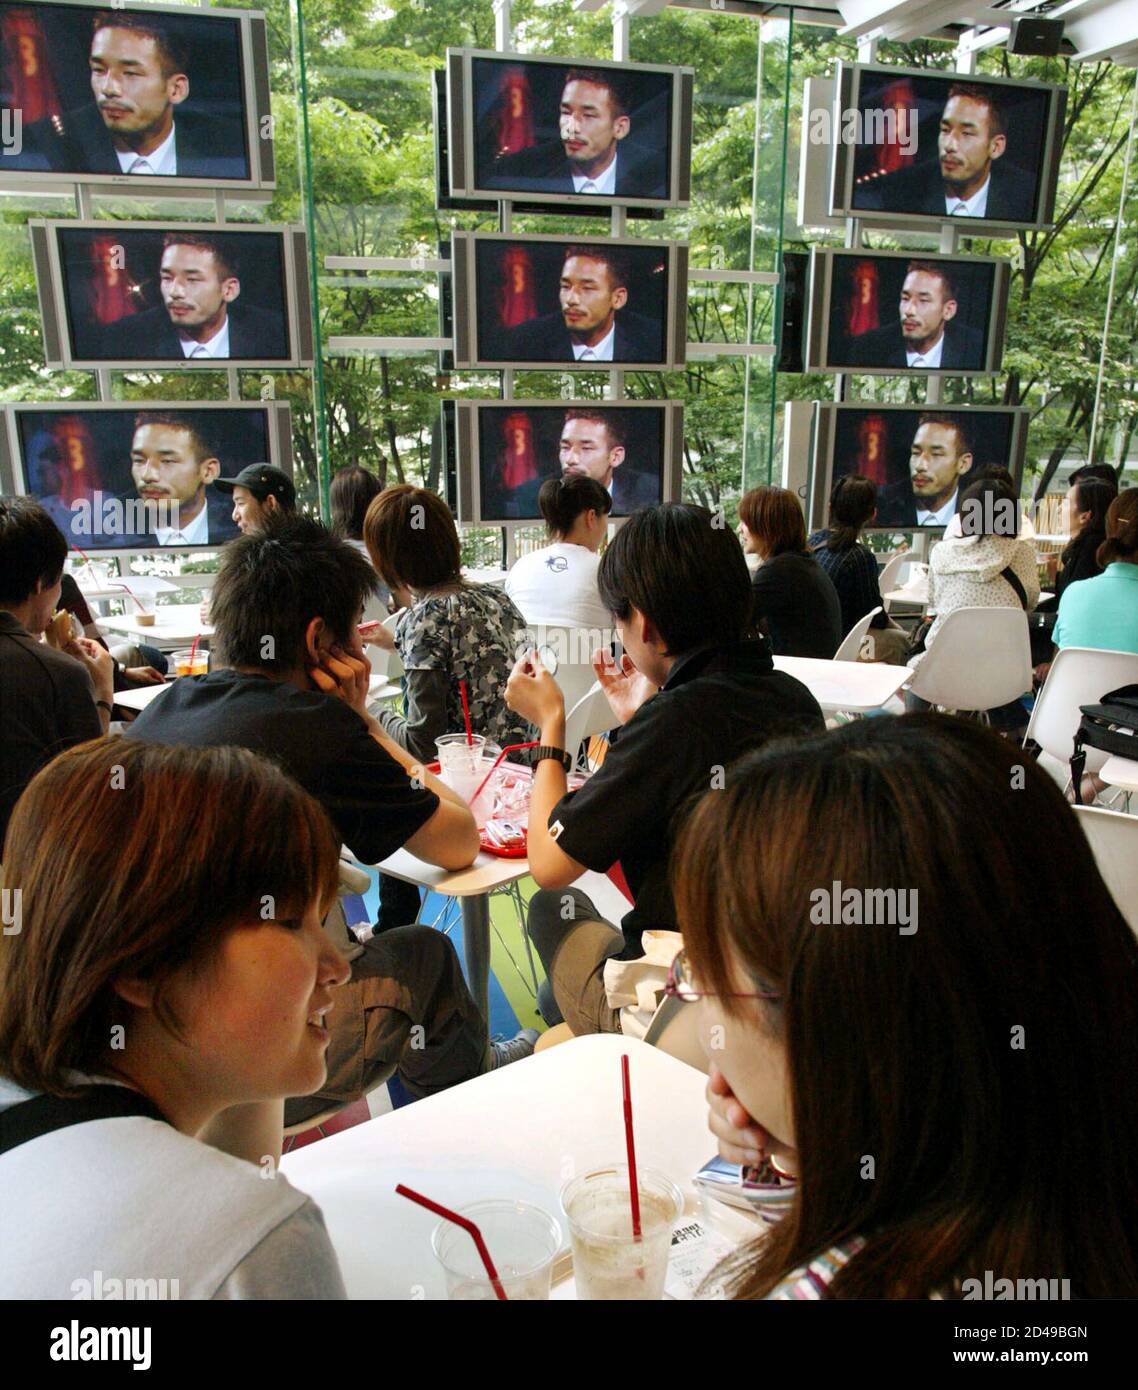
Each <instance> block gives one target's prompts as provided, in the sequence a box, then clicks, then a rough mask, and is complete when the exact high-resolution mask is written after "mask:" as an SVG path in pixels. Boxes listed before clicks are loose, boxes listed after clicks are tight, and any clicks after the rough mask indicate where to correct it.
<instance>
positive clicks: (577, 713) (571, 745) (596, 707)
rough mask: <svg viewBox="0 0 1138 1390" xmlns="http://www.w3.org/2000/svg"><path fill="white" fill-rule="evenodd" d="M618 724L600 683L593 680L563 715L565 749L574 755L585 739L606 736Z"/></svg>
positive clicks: (618, 721)
mask: <svg viewBox="0 0 1138 1390" xmlns="http://www.w3.org/2000/svg"><path fill="white" fill-rule="evenodd" d="M619 723H620V720H619V719H617V717H616V715H615V714H613V712H612V706H611V705H610V704H609V702H608V696H607V695H606V694H605V692H604V690H603V689H602V688H601V683H600V681H598V680H594V681H593V684H592V686H591V687H590V688H589V690H588V691H586V693H585V694H584V695H582V696H581V698H580V699H579V700H578V701H577V703H576V704H575V705H574V706H573V708H572V709H570V710H569V711H568V712H567V714H566V715H565V747H566V748H567V749H568V751H569V752H570V753H573V754H574V755H575V754H576V751H577V749H578V748H579V747H580V745H581V744H582V743H583V742H584V740H585V739H587V738H592V736H593V735H594V734H607V733H608V731H609V730H610V729H614V728H615V727H616V726H617V724H619Z"/></svg>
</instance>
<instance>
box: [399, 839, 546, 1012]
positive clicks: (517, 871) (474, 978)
mask: <svg viewBox="0 0 1138 1390" xmlns="http://www.w3.org/2000/svg"><path fill="white" fill-rule="evenodd" d="M373 867H374V868H377V869H379V871H380V872H381V873H385V874H390V875H391V877H392V878H400V879H402V880H403V882H404V883H414V884H415V885H416V886H417V887H420V888H426V889H427V890H428V892H431V893H442V894H444V895H445V896H447V897H451V898H459V899H460V900H461V903H462V943H463V954H464V956H465V957H466V982H467V984H468V985H469V986H470V992H471V994H472V995H473V996H474V1002H475V1003H476V1004H477V1005H478V1007H479V1008H480V1009H481V1010H482V1017H483V1018H484V1019H485V1020H486V1026H487V1029H489V1026H490V893H491V891H492V890H493V889H495V888H502V887H504V886H505V885H506V884H507V883H516V882H517V880H518V879H521V878H525V877H526V875H527V874H528V873H529V860H528V859H526V858H522V859H502V858H499V857H498V856H497V855H494V854H487V853H486V852H485V850H480V851H479V854H478V858H477V859H475V861H474V863H473V864H471V865H469V866H468V867H467V868H465V869H457V870H451V869H440V868H438V867H437V865H434V864H428V863H426V862H425V861H424V860H422V859H417V858H416V857H415V855H413V854H412V853H411V852H410V850H406V849H397V850H396V851H395V853H394V854H392V855H389V856H388V858H386V859H385V860H384V861H383V862H382V863H381V864H376V865H374V866H373Z"/></svg>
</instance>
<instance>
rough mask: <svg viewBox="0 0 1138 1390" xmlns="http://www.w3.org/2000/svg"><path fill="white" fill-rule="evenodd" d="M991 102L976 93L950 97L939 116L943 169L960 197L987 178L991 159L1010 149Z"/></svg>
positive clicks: (949, 184) (939, 139) (941, 168)
mask: <svg viewBox="0 0 1138 1390" xmlns="http://www.w3.org/2000/svg"><path fill="white" fill-rule="evenodd" d="M995 126H996V117H995V115H994V112H993V110H992V107H991V105H990V104H989V103H988V102H986V101H980V100H978V99H976V98H974V97H968V96H961V95H959V94H958V95H956V96H952V97H949V99H948V101H947V102H946V104H945V108H944V113H943V115H942V116H941V118H940V134H939V135H938V137H937V149H938V152H939V154H940V171H941V174H942V175H943V177H944V181H945V184H946V185H947V187H948V188H949V189H950V190H951V191H952V192H953V193H954V194H955V195H956V196H957V197H958V198H970V197H971V196H972V194H973V193H975V192H976V191H977V190H978V189H979V188H980V187H981V186H982V185H983V183H984V181H985V180H986V179H987V178H988V176H989V174H990V173H991V170H992V162H993V161H994V160H996V159H999V158H1000V156H1001V155H1002V154H1003V153H1004V151H1005V150H1006V149H1007V144H1008V141H1007V136H1006V135H1003V134H1001V133H1000V132H999V131H998V130H997V129H996V128H995Z"/></svg>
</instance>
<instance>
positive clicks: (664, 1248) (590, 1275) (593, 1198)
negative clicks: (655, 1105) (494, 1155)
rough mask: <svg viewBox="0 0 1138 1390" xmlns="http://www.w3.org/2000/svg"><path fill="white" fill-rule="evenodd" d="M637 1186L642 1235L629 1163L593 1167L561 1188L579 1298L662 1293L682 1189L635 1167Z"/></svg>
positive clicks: (680, 1209)
mask: <svg viewBox="0 0 1138 1390" xmlns="http://www.w3.org/2000/svg"><path fill="white" fill-rule="evenodd" d="M637 1187H638V1189H639V1192H640V1239H639V1240H636V1239H635V1237H634V1236H633V1234H632V1209H631V1204H630V1202H629V1200H628V1168H627V1167H626V1166H625V1165H624V1164H614V1165H613V1166H612V1167H609V1168H595V1169H593V1170H592V1171H591V1172H588V1173H583V1174H582V1175H581V1176H580V1177H579V1178H574V1179H573V1180H572V1182H570V1183H567V1184H566V1186H565V1187H564V1188H563V1189H562V1192H561V1205H562V1207H563V1208H564V1209H565V1216H566V1218H567V1220H568V1222H569V1236H570V1239H571V1240H572V1242H573V1276H574V1279H575V1281H576V1285H577V1297H578V1298H581V1299H635V1300H638V1301H639V1300H645V1299H647V1300H656V1299H660V1298H663V1296H664V1282H665V1280H666V1279H667V1276H668V1257H669V1255H670V1254H671V1249H672V1228H673V1226H675V1224H676V1222H677V1221H678V1220H679V1218H680V1215H681V1213H682V1212H683V1209H684V1199H683V1194H682V1193H681V1192H680V1189H679V1188H678V1187H677V1186H676V1184H675V1183H674V1182H672V1180H671V1179H670V1178H669V1177H667V1176H666V1175H665V1174H664V1173H660V1172H658V1171H656V1169H654V1168H637Z"/></svg>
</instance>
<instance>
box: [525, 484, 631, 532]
mask: <svg viewBox="0 0 1138 1390" xmlns="http://www.w3.org/2000/svg"><path fill="white" fill-rule="evenodd" d="M537 505H538V507H539V508H540V509H541V514H542V516H543V517H544V518H545V525H546V528H547V529H548V531H549V534H550V535H551V536H552V537H553V539H554V540H560V539H562V538H563V537H565V536H567V535H568V534H569V532H570V531H572V529H573V526H574V524H575V522H576V520H577V518H578V517H579V516H580V515H581V514H582V513H583V512H589V511H593V512H599V513H601V515H603V516H608V514H609V513H610V512H611V511H612V498H611V497H610V496H609V495H608V493H607V492H606V491H605V489H604V488H603V487H601V485H600V483H598V482H597V481H596V479H595V478H589V477H586V476H585V475H584V474H583V473H576V474H570V475H569V477H567V478H547V479H546V480H545V482H544V483H542V485H541V490H540V492H539V493H538V494H537Z"/></svg>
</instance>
